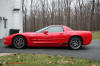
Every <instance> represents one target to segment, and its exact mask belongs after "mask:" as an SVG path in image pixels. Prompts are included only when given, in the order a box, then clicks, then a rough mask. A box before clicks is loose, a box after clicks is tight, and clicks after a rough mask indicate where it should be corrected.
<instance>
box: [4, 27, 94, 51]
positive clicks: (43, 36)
mask: <svg viewBox="0 0 100 66" xmlns="http://www.w3.org/2000/svg"><path fill="white" fill-rule="evenodd" d="M91 41H92V32H90V31H75V30H72V29H70V28H68V27H66V26H64V25H51V26H48V27H45V28H43V29H40V30H38V31H36V32H26V33H17V34H13V35H11V36H8V37H6V38H5V39H4V44H6V45H13V46H14V47H15V48H17V49H21V48H26V47H27V46H28V47H29V46H31V47H70V48H71V49H75V50H76V49H80V48H81V47H82V45H89V44H90V43H91Z"/></svg>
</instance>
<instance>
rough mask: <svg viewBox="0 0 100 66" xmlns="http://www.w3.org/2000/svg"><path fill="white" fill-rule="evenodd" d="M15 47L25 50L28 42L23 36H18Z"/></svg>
mask: <svg viewBox="0 0 100 66" xmlns="http://www.w3.org/2000/svg"><path fill="white" fill-rule="evenodd" d="M13 46H14V47H15V48H17V49H23V48H26V47H27V41H26V39H25V38H24V37H23V36H16V37H15V38H14V39H13Z"/></svg>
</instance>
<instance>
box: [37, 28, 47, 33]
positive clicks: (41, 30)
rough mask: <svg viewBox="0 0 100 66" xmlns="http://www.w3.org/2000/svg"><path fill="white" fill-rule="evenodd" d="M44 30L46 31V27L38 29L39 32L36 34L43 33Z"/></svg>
mask: <svg viewBox="0 0 100 66" xmlns="http://www.w3.org/2000/svg"><path fill="white" fill-rule="evenodd" d="M46 29H48V27H45V28H42V29H40V30H37V31H36V32H39V33H41V32H44V31H45V30H46Z"/></svg>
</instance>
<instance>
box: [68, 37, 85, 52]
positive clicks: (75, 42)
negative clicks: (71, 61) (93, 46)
mask: <svg viewBox="0 0 100 66" xmlns="http://www.w3.org/2000/svg"><path fill="white" fill-rule="evenodd" d="M82 43H83V42H82V40H81V38H79V37H72V38H71V39H70V41H69V48H71V49H73V50H78V49H80V48H82Z"/></svg>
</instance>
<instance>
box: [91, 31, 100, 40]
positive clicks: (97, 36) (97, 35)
mask: <svg viewBox="0 0 100 66" xmlns="http://www.w3.org/2000/svg"><path fill="white" fill-rule="evenodd" d="M92 35H93V40H100V32H92Z"/></svg>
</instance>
